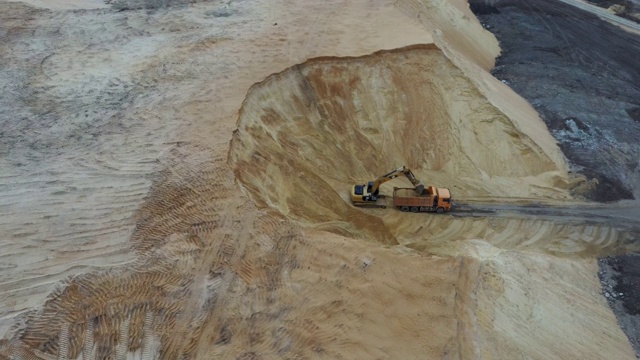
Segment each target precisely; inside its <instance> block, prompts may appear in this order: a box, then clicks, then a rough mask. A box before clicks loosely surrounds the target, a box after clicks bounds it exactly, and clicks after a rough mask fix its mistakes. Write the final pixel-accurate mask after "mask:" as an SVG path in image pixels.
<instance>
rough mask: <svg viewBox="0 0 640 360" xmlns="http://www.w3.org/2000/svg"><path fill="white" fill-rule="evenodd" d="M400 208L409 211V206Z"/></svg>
mask: <svg viewBox="0 0 640 360" xmlns="http://www.w3.org/2000/svg"><path fill="white" fill-rule="evenodd" d="M400 210H402V211H409V207H408V206H403V207H401V208H400Z"/></svg>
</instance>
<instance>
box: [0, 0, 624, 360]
mask: <svg viewBox="0 0 640 360" xmlns="http://www.w3.org/2000/svg"><path fill="white" fill-rule="evenodd" d="M0 6H3V8H2V9H1V10H0V13H4V14H7V13H9V12H11V14H12V15H11V16H12V19H13V20H12V19H7V20H6V21H4V22H3V23H4V24H9V25H5V26H6V27H7V28H10V30H11V31H7V32H6V33H7V34H9V35H10V36H9V37H8V42H7V45H4V44H3V45H2V46H3V48H2V50H3V53H7V49H9V46H13V47H14V48H15V51H14V52H13V53H12V54H9V55H7V56H16V57H19V58H20V59H22V61H23V62H22V64H23V65H21V66H24V67H25V69H26V70H29V71H26V70H24V69H23V68H20V67H19V66H20V65H15V66H16V67H15V74H14V73H11V72H7V73H8V74H9V75H11V76H13V77H11V78H10V79H11V80H12V81H13V82H7V84H10V85H7V86H13V85H11V84H14V83H15V84H22V85H24V86H22V88H26V89H32V90H33V91H29V92H27V93H25V94H24V96H25V97H27V96H28V99H30V100H29V102H28V103H27V104H28V105H25V106H28V107H27V108H25V109H22V108H20V109H17V110H20V111H23V112H25V113H27V112H29V111H30V112H29V114H30V116H31V117H32V118H37V119H41V118H42V119H49V117H51V116H53V118H54V120H56V127H55V128H54V130H55V131H49V129H47V130H48V131H43V130H42V129H40V128H37V126H39V125H38V124H36V123H34V124H33V125H30V126H33V127H36V128H35V129H31V128H29V127H26V126H27V125H25V124H30V123H28V122H26V123H25V122H23V123H21V125H20V126H25V127H24V128H20V129H19V130H23V132H28V133H30V134H32V136H31V137H29V138H28V139H23V140H22V142H20V141H16V143H15V144H16V145H15V147H14V148H13V150H12V151H13V153H12V157H11V159H17V160H15V161H12V160H11V159H3V160H2V161H3V165H5V168H7V169H8V171H7V172H6V175H4V174H3V177H2V179H1V181H2V182H1V183H0V184H1V185H2V187H0V195H2V197H0V199H2V200H0V201H1V202H0V209H2V210H3V214H5V215H6V216H5V217H4V218H3V219H7V220H2V221H0V233H1V234H2V235H3V236H1V237H0V242H2V243H1V245H2V246H3V248H7V247H6V246H10V247H8V248H7V249H11V250H10V251H9V252H8V253H6V254H4V255H3V256H2V258H1V261H2V262H1V264H2V267H0V274H1V275H2V280H1V282H0V290H1V291H2V292H3V294H6V296H3V297H2V300H1V301H2V302H1V303H0V304H1V307H0V309H2V313H0V325H1V326H2V331H3V332H4V333H5V340H3V341H2V342H0V358H3V357H4V358H23V359H50V358H58V359H77V358H82V359H95V358H115V359H124V358H131V357H133V358H140V359H156V358H163V359H177V358H187V359H188V358H198V359H210V358H230V359H271V358H274V359H275V358H321V357H324V358H344V359H347V358H397V359H407V358H445V359H457V358H495V359H509V358H519V357H527V356H528V357H530V358H552V359H565V358H582V359H590V358H593V359H599V358H615V359H625V358H632V357H633V352H632V349H631V347H630V345H629V344H628V342H627V340H626V338H625V337H624V335H623V333H622V332H621V331H620V329H619V328H618V326H617V324H616V320H615V317H614V315H613V313H612V312H611V311H610V310H609V308H608V307H607V304H606V302H605V301H604V299H603V298H602V296H601V295H600V294H599V283H598V280H597V276H596V271H597V265H596V263H595V260H594V259H593V258H592V257H591V256H593V255H594V254H603V253H605V254H606V253H610V252H615V251H619V250H620V249H621V247H623V246H624V244H623V243H622V239H621V236H620V235H619V234H618V233H617V231H616V230H615V229H610V228H607V227H604V226H595V225H594V226H582V225H575V224H561V223H555V222H552V221H547V222H544V221H537V222H536V221H532V220H526V219H498V220H487V219H453V218H449V217H429V215H425V214H404V213H399V212H396V211H393V210H390V209H387V210H386V211H384V212H376V211H373V210H367V211H362V210H359V209H354V208H352V207H351V205H350V204H349V203H348V199H347V198H346V196H345V194H346V191H347V190H348V187H349V186H350V185H351V184H352V183H354V182H360V181H365V180H369V179H370V178H371V177H373V176H376V175H379V174H381V173H384V172H386V171H388V170H390V169H391V168H395V167H397V166H399V165H402V164H407V165H410V166H411V167H412V168H415V169H416V172H417V173H418V174H419V175H420V177H422V178H425V179H428V181H429V182H432V181H433V182H435V183H437V184H439V185H444V186H448V187H451V188H452V189H453V191H454V196H455V195H456V194H458V196H461V197H464V196H468V197H483V196H490V197H491V196H493V197H495V196H503V197H510V196H513V197H518V198H523V197H525V198H529V199H556V200H558V199H560V200H561V199H567V198H568V197H569V195H568V193H567V189H566V184H567V182H568V180H567V174H566V164H564V162H563V159H562V154H561V153H560V151H559V149H558V148H557V146H556V144H555V142H554V141H553V139H552V137H551V136H550V134H549V133H548V131H547V130H546V128H545V127H544V124H543V123H542V122H541V121H540V119H539V118H538V117H537V115H536V114H535V112H534V111H533V110H532V109H531V107H530V106H529V105H528V104H526V102H524V100H522V99H520V98H519V97H518V96H517V95H515V94H514V93H513V92H511V91H510V90H509V89H508V88H507V87H506V86H504V85H503V84H501V83H500V82H498V81H497V80H495V79H493V78H492V77H491V76H490V74H489V73H488V72H487V70H488V69H490V68H491V66H492V64H493V58H494V57H495V56H496V55H497V54H498V53H499V48H498V47H497V43H496V41H495V39H494V38H493V36H491V34H489V33H488V32H486V31H484V30H483V29H482V27H481V26H480V24H479V23H478V22H477V20H476V19H475V18H474V17H473V16H472V15H471V13H470V12H469V10H468V8H467V7H466V4H465V3H464V2H462V1H452V2H447V1H433V2H426V1H425V2H421V1H413V0H407V1H396V2H387V1H336V0H334V1H328V2H311V1H296V2H285V1H250V2H230V3H221V2H203V3H199V4H195V5H192V6H188V7H174V8H165V9H158V10H155V11H153V12H146V11H130V12H121V13H114V12H111V11H108V10H95V11H87V12H82V13H73V14H71V13H67V12H64V11H39V10H34V9H33V8H28V7H24V6H21V5H16V4H11V5H7V3H0ZM220 14H225V15H224V16H222V15H220ZM20 16H23V17H24V18H28V19H31V20H29V21H28V22H26V23H24V22H20V23H18V22H19V21H18V20H15V18H18V19H19V17H20ZM60 24H64V26H63V25H60ZM47 26H49V27H54V26H58V27H59V29H60V31H58V32H56V31H52V30H51V29H50V30H48V31H46V32H39V31H38V30H37V29H40V28H46V29H49V28H47ZM70 29H71V30H77V29H81V31H71V30H70ZM27 38H28V39H30V42H24V39H27ZM432 43H434V45H430V44H432ZM25 44H31V45H25ZM380 50H383V51H380ZM24 59H27V60H24ZM113 64H117V65H118V66H113ZM13 69H14V68H10V69H9V70H13ZM25 73H26V74H30V75H29V76H30V77H29V78H28V79H26V80H25V78H24V74H25ZM14 89H21V87H19V86H16V87H15V88H14V87H11V88H9V90H12V91H11V92H9V91H7V92H6V93H7V94H9V95H11V96H22V95H21V94H22V93H20V92H19V91H18V90H14ZM15 94H18V95H15ZM17 110H16V114H18V115H20V114H21V113H20V112H19V111H17ZM85 111H87V112H86V113H85ZM85 114H87V115H86V116H85ZM89 114H91V115H89ZM18 115H16V116H18ZM85 119H89V120H85ZM83 121H88V123H87V125H86V126H87V127H88V128H89V129H91V128H95V127H97V126H98V125H99V129H100V131H99V132H96V133H94V135H93V136H82V135H78V134H77V132H74V131H72V130H74V129H75V128H74V126H81V125H82V126H84V123H83ZM78 124H80V125H78ZM15 126H18V125H15ZM81 129H85V130H84V131H85V132H86V131H90V130H86V128H82V127H81ZM236 129H237V131H235V133H234V130H236ZM34 130H36V131H34ZM19 132H20V131H16V133H19ZM434 135H435V139H434ZM47 136H49V137H51V136H54V137H56V136H57V137H59V138H55V139H54V140H58V141H59V142H60V143H64V144H66V145H65V146H62V147H61V148H60V149H59V150H56V151H52V152H51V154H50V155H49V156H50V157H51V158H49V159H48V161H47V162H43V163H37V162H35V160H33V158H34V155H33V153H32V151H34V150H33V149H38V147H37V143H36V142H38V141H39V142H44V141H47V139H49V138H48V137H47ZM29 141H32V142H33V144H32V143H29ZM24 143H27V144H32V145H31V147H30V148H29V147H26V146H25V147H24V148H23V147H22V146H23V145H21V144H24ZM29 149H31V150H29ZM20 159H26V160H29V161H25V164H22V163H21V164H22V165H20V166H18V165H17V164H16V161H18V160H20ZM145 174H147V175H148V177H145V176H144V175H145ZM151 175H153V176H151ZM16 179H31V181H28V182H24V183H22V184H21V183H20V182H19V181H17V180H16ZM398 181H402V180H398ZM151 184H153V185H151ZM51 186H58V187H59V188H60V189H56V191H49V190H50V187H51ZM383 190H384V191H387V192H388V191H389V187H385V188H384V189H383ZM17 199H20V200H21V201H18V200H17ZM41 209H48V210H41ZM49 209H50V210H49ZM420 215H423V216H420ZM56 216H59V217H56ZM53 224H57V226H58V227H57V228H54V230H51V227H52V226H53ZM27 229H28V231H27ZM94 237H96V238H97V240H96V239H94ZM102 245H103V246H105V247H106V249H107V250H108V251H101V246H102ZM60 249H66V251H61V250H60ZM69 249H73V251H71V250H69ZM93 259H100V262H99V264H96V263H94V262H95V260H93ZM27 300H28V301H27Z"/></svg>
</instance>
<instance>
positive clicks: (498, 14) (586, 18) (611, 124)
mask: <svg viewBox="0 0 640 360" xmlns="http://www.w3.org/2000/svg"><path fill="white" fill-rule="evenodd" d="M488 4H491V5H488ZM470 5H471V9H472V10H473V11H474V12H475V13H476V15H477V16H478V18H479V19H480V21H481V22H482V23H483V24H484V25H485V27H486V28H487V29H488V30H489V31H491V32H492V33H494V34H495V36H496V37H497V38H498V40H499V41H500V46H501V47H502V49H503V53H502V54H501V56H500V57H499V58H498V59H497V63H496V67H495V68H494V70H493V74H494V76H495V77H497V78H498V79H500V80H502V81H503V82H505V83H507V84H508V85H509V86H510V87H511V88H513V89H514V90H515V91H516V92H517V93H519V94H520V95H521V96H523V97H524V98H525V99H527V100H528V101H529V102H530V103H531V104H532V105H533V106H534V107H535V108H536V110H537V111H538V112H539V113H540V114H541V116H542V118H543V120H544V121H545V123H546V124H547V126H548V127H549V129H550V130H551V132H552V134H553V135H554V136H555V138H556V139H557V140H558V142H559V144H560V147H561V149H562V151H563V152H564V154H565V156H566V157H567V158H568V160H569V162H570V163H571V164H572V168H573V169H572V170H574V171H576V172H579V173H582V174H584V175H586V176H587V177H589V178H596V179H598V182H599V186H597V187H596V189H595V190H594V191H593V192H592V193H589V194H586V196H587V198H589V199H592V200H596V201H603V202H606V201H616V200H620V199H633V198H634V192H635V190H636V189H635V187H636V184H637V183H638V180H639V179H640V176H639V174H640V162H639V159H640V141H638V139H640V119H639V117H640V61H639V60H638V59H640V37H639V36H637V35H634V34H630V33H627V32H625V31H623V30H621V29H620V28H619V27H617V26H615V25H611V24H609V23H607V22H605V21H602V20H600V19H598V18H597V17H595V16H594V15H591V14H589V13H587V12H584V11H581V10H579V9H576V8H574V7H572V6H570V5H565V4H562V3H559V2H556V1H553V0H528V1H524V0H502V1H501V0H498V1H487V2H483V1H478V0H471V1H470Z"/></svg>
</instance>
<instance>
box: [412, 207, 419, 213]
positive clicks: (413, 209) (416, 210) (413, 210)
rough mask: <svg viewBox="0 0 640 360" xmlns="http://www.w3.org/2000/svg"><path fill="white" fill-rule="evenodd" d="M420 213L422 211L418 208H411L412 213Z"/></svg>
mask: <svg viewBox="0 0 640 360" xmlns="http://www.w3.org/2000/svg"><path fill="white" fill-rule="evenodd" d="M418 211H420V209H419V208H418V207H417V206H412V207H411V212H418Z"/></svg>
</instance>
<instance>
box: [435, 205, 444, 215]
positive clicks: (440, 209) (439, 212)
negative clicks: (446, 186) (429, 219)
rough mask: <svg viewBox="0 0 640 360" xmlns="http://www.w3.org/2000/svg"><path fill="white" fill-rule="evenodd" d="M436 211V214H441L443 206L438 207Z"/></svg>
mask: <svg viewBox="0 0 640 360" xmlns="http://www.w3.org/2000/svg"><path fill="white" fill-rule="evenodd" d="M436 211H437V212H438V214H442V213H443V212H444V208H441V207H439V208H438V210H436Z"/></svg>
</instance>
